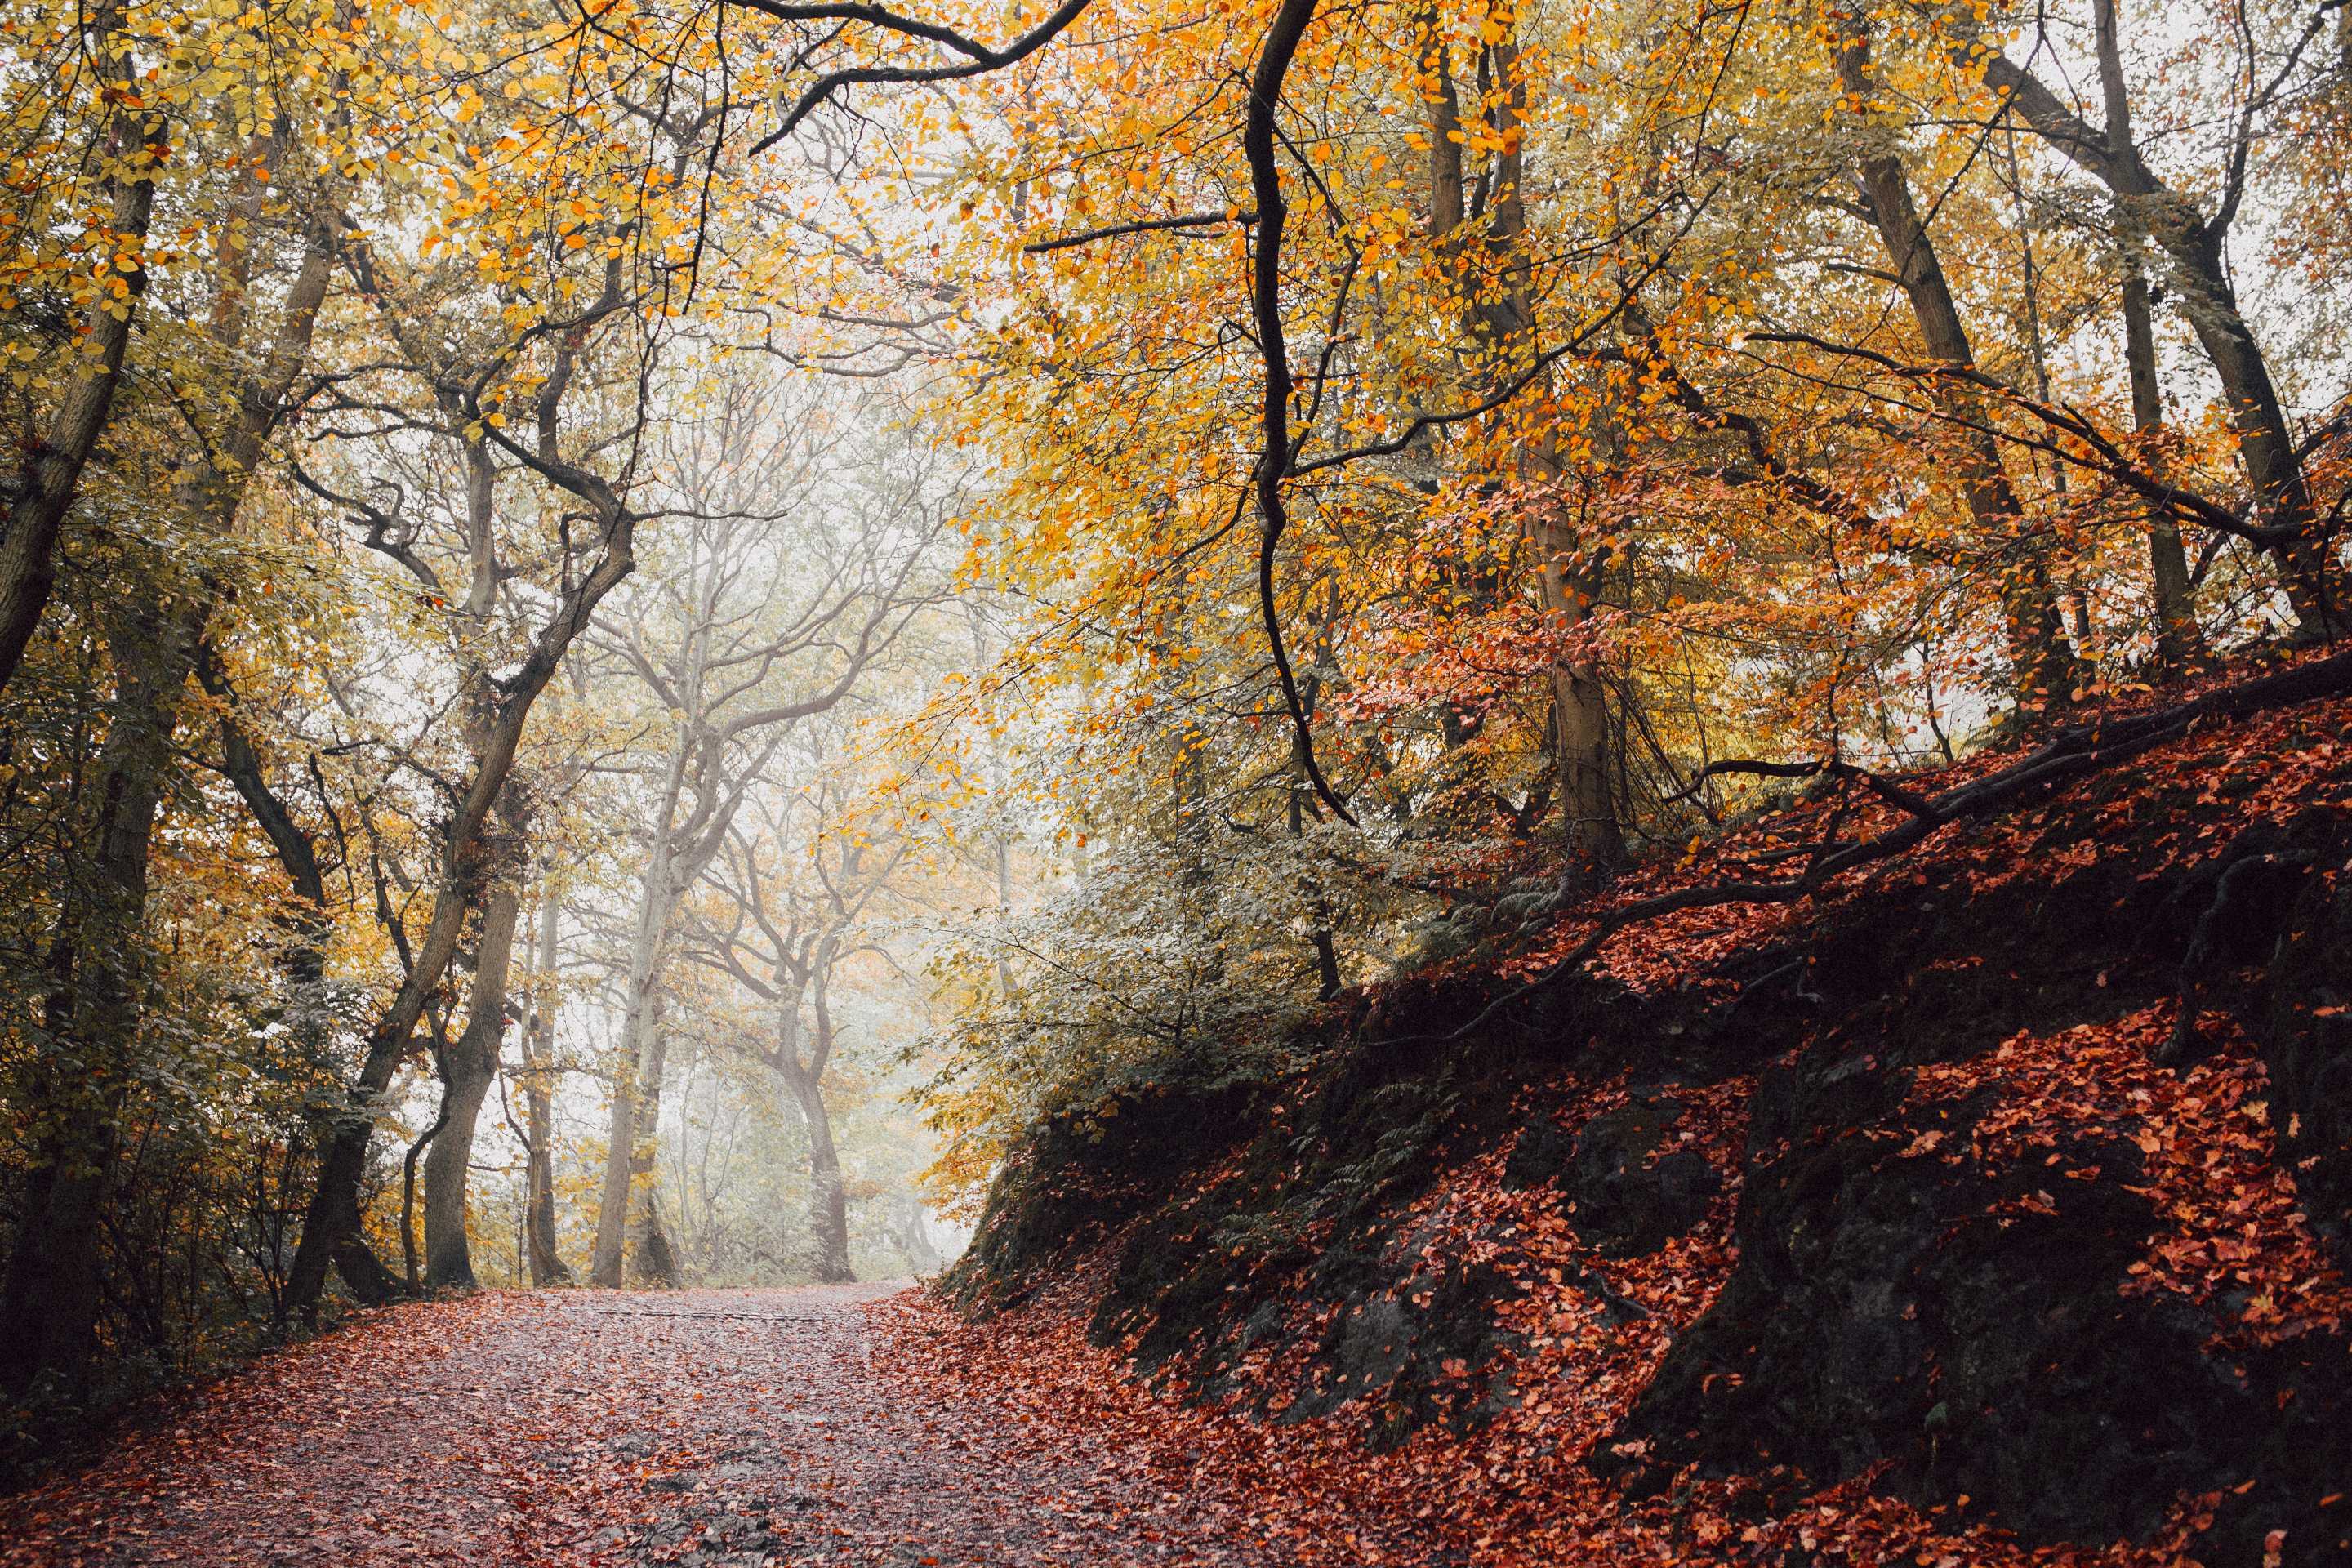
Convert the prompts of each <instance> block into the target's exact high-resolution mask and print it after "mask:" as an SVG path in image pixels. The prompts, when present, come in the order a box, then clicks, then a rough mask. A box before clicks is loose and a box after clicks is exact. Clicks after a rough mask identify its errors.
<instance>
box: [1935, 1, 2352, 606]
mask: <svg viewBox="0 0 2352 1568" xmlns="http://www.w3.org/2000/svg"><path fill="white" fill-rule="evenodd" d="M2094 21H2095V24H2097V25H2098V27H2099V31H2100V34H2101V37H2100V38H2099V45H2100V50H2101V53H2102V55H2103V56H2112V57H2113V61H2114V63H2113V65H2112V67H2110V65H2109V63H2108V60H2107V59H2106V58H2103V59H2102V60H2101V62H2100V64H2101V75H2102V78H2103V80H2102V84H2101V85H2102V87H2103V89H2105V94H2106V96H2107V98H2108V101H2109V102H2110V103H2111V104H2112V103H2113V102H2114V101H2115V100H2116V96H2117V95H2124V96H2125V99H2126V106H2127V104H2128V96H2127V94H2126V93H2125V85H2124V82H2123V76H2122V61H2121V53H2120V47H2119V46H2116V45H2115V44H2114V42H2113V39H2114V35H2115V33H2116V17H2115V15H2114V10H2113V6H2112V5H2111V4H2109V3H2108V0H2101V4H2100V7H2099V10H2098V12H2097V13H2095V16H2094ZM1955 58H1958V59H1959V60H1960V61H1961V62H1962V64H1963V66H1964V67H1965V68H1970V69H1975V70H1979V71H1981V72H1982V73H1983V76H1984V80H1985V83H1986V85H1988V86H1989V87H1990V88H1992V89H1993V90H1994V91H1996V92H1998V93H2000V95H2001V96H2002V97H2003V98H2005V99H2007V100H2009V101H2011V103H2013V104H2015V106H2016V107H2017V110H2018V111H2019V112H2020V113H2021V114H2022V115H2023V116H2024V117H2025V121H2026V123H2027V124H2029V125H2031V126H2032V127H2033V129H2034V130H2035V131H2036V132H2039V133H2040V134H2041V135H2042V138H2043V140H2045V141H2047V142H2049V143H2050V145H2051V146H2053V147H2054V148H2056V149H2057V150H2058V151H2059V152H2060V153H2063V154H2064V155H2065V156H2066V157H2067V158H2069V159H2071V160H2072V161H2073V162H2074V163H2075V165H2076V166H2077V167H2079V168H2081V169H2083V170H2084V172H2086V173H2087V174H2091V175H2092V176H2093V177H2095V179H2097V180H2098V181H2099V182H2100V183H2101V184H2105V186H2106V187H2107V189H2108V190H2109V191H2110V192H2112V193H2113V194H2114V195H2115V196H2116V201H2117V205H2118V208H2119V209H2120V215H2121V216H2122V217H2123V218H2124V220H2125V222H2126V224H2127V225H2128V226H2131V227H2133V228H2135V229H2137V230H2139V231H2142V232H2145V233H2146V234H2147V237H2149V238H2150V239H2152V240H2154V241H2155V242H2156V244H2157V246H2158V247H2160V248H2161V249H2162V250H2163V251H2164V253H2165V256H2166V258H2168V260H2169V261H2170V262H2171V264H2172V282H2173V286H2174V291H2175V292H2176V293H2178V294H2179V296H2180V301H2181V314H2182V315H2183V316H2185V317H2186V318H2187V319H2188V321H2189V330H2190V331H2193V332H2194V333H2196V336H2197V342H2198V344H2199V346H2200V347H2201V348H2202V349H2203V350H2204V351H2205V357H2206V359H2207V360H2208V361H2209V362H2210V363H2211V364H2212V366H2213V373H2214V374H2215V376H2216V377H2218V378H2219V379H2220V381H2221V401H2222V405H2223V407H2224V408H2225V409H2226V410H2227V411H2228V415H2229V419H2230V425H2231V428H2232V429H2233V430H2235V431H2236V432H2237V435H2238V451H2239V456H2240V458H2241V459H2242V461H2243V462H2244V464H2245V468H2246V477H2247V478H2248V479H2250V480H2251V481H2252V485H2253V489H2254V493H2255V495H2256V496H2257V498H2258V499H2259V500H2260V502H2261V507H2262V521H2263V522H2264V523H2266V524H2269V525H2271V526H2273V527H2276V528H2279V529H2282V530H2284V531H2285V534H2284V537H2283V538H2281V539H2279V540H2278V541H2276V542H2273V543H2272V544H2270V545H2269V546H2268V549H2269V551H2270V552H2271V555H2272V557H2273V559H2274V560H2275V561H2276V562H2277V563H2278V571H2279V576H2280V581H2281V584H2282V585H2283V586H2284V589H2285V591H2286V595H2287V599H2288V602H2289V603H2290V604H2291V605H2292V606H2293V607H2294V614H2295V619H2296V624H2297V626H2298V629H2299V630H2300V631H2301V632H2302V633H2303V634H2304V635H2305V636H2306V637H2326V636H2331V635H2333V634H2334V633H2336V632H2337V631H2340V630H2341V629H2343V624H2344V621H2345V618H2346V617H2345V612H2344V607H2343V606H2342V605H2338V604H2337V603H2336V601H2335V597H2334V584H2333V581H2332V574H2331V571H2330V565H2329V560H2328V548H2329V541H2328V539H2327V538H2326V534H2325V532H2324V531H2323V526H2322V525H2323V522H2324V521H2325V520H2324V519H2322V518H2321V516H2320V515H2319V510H2318V509H2317V508H2316V507H2315V505H2314V504H2313V500H2312V494H2311V488H2310V482H2309V478H2308V476H2307V475H2306V474H2305V471H2304V467H2303V459H2302V458H2301V457H2300V456H2299V455H2298V453H2297V451H2296V447H2295V440H2294V432H2293V431H2292V430H2290V429H2289V428H2288V427H2287V422H2286V413H2285V409H2284V405H2282V403H2281V401H2280V398H2279V393H2278V386H2277V384H2276V383H2275V382H2273V380H2272V378H2271V369H2270V362H2269V361H2268V360H2267V359H2265V358H2264V357H2263V351H2262V347H2261V345H2260V344H2259V343H2257V342H2255V341H2254V334H2253V329H2252V327H2250V326H2249V325H2248V324H2247V322H2246V318H2245V314H2244V312H2243V311H2242V310H2241V309H2240V308H2239V305H2238V294H2237V290H2236V289H2234V288H2232V287H2231V283H2230V275H2229V267H2228V262H2227V258H2226V253H2225V250H2224V242H2225V241H2226V240H2227V238H2228V237H2229V230H2230V223H2231V218H2232V216H2234V215H2233V214H2231V213H2230V212H2227V211H2223V212H2221V213H2218V214H2217V215H2215V216H2213V217H2212V218H2210V219H2209V218H2207V217H2206V216H2204V215H2202V214H2201V213H2200V212H2199V211H2198V210H2197V207H2196V205H2195V204H2194V203H2192V202H2190V201H2189V199H2188V198H2187V197H2185V196H2183V195H2180V193H2179V192H2178V191H2175V190H2174V189H2173V188H2172V187H2171V186H2169V185H2168V184H2165V183H2164V181H2163V180H2162V179H2160V178H2159V177H2158V175H2157V174H2156V172H2155V171H2154V170H2153V169H2151V168H2149V167H2148V165H2147V160H2146V159H2145V158H2143V157H2142V156H2141V155H2140V153H2139V149H2138V148H2137V146H2136V145H2135V144H2134V143H2133V142H2132V140H2131V135H2130V126H2129V123H2128V121H2124V122H2122V123H2120V124H2116V123H2111V124H2110V125H2109V126H2108V127H2107V128H2106V129H2105V132H2101V131H2100V130H2098V129H2096V128H2095V127H2093V126H2091V125H2089V124H2088V123H2086V122H2085V121H2084V120H2083V119H2082V117H2081V116H2079V115H2077V114H2076V113H2075V112H2074V110H2073V109H2072V108H2070V107H2069V106H2068V105H2067V103H2066V102H2065V100H2063V99H2061V98H2059V97H2058V95H2057V94H2055V93H2053V92H2052V91H2051V90H2050V89H2049V88H2048V86H2046V85H2045V84H2044V83H2043V82H2042V79H2040V78H2039V77H2036V76H2035V75H2033V73H2032V72H2031V71H2029V70H2026V69H2024V68H2022V67H2021V66H2019V65H2017V64H2016V63H2015V62H2014V61H2012V60H2011V59H2010V58H2008V57H2007V56H2006V55H2004V54H2002V53H2001V52H2000V48H1999V47H1993V46H1990V45H1987V44H1986V43H1985V41H1984V40H1982V39H1981V38H1979V37H1964V38H1963V39H1962V41H1961V43H1960V44H1959V45H1958V50H1957V53H1956V56H1955ZM2256 155H2257V156H2259V153H2257V154H2256Z"/></svg>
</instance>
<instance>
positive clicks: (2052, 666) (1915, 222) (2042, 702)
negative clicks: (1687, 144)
mask: <svg viewBox="0 0 2352 1568" xmlns="http://www.w3.org/2000/svg"><path fill="white" fill-rule="evenodd" d="M1869 60H1870V42H1869V40H1868V38H1866V37H1849V38H1847V39H1845V40H1843V44H1842V46H1841V47H1840V49H1839V53H1838V74H1839V77H1840V79H1842V81H1843V84H1844V86H1845V89H1846V91H1847V92H1848V93H1849V94H1850V95H1852V96H1853V99H1854V100H1856V101H1857V102H1858V103H1861V104H1863V105H1865V106H1866V105H1867V104H1869V103H1870V102H1871V101H1872V100H1873V98H1874V95H1875V91H1876V88H1875V84H1874V82H1873V81H1872V79H1871V78H1870V74H1869ZM1857 184H1859V186H1860V188H1861V192H1862V198H1863V204H1864V205H1865V206H1867V207H1868V208H1869V209H1870V214H1871V217H1872V219H1873V221H1874V223H1875V225H1876V226H1877V228H1878V234H1879V238H1880V241H1881V242H1882V243H1883V244H1884V245H1885V248H1886V256H1887V259H1888V260H1889V261H1891V262H1893V263H1894V265H1895V275H1896V277H1897V279H1899V281H1900V282H1901V285H1902V289H1903V292H1904V295H1905V297H1906V299H1908V300H1910V303H1911V314H1912V318H1913V320H1914V321H1916V322H1917V323H1918V327H1919V336H1920V338H1921V340H1922V341H1923V342H1925V343H1926V345H1927V353H1929V354H1930V355H1931V356H1933V357H1934V358H1936V359H1938V360H1941V361H1943V362H1944V363H1947V364H1950V365H1954V366H1957V367H1958V368H1961V369H1964V370H1973V369H1974V368H1975V367H1976V351H1975V349H1974V348H1973V346H1971V345H1970V343H1969V334H1968V329H1967V328H1966V327H1965V326H1964V325H1963V324H1962V322H1961V321H1960V311H1959V306H1958V303H1957V302H1956V301H1955V300H1953V298H1952V290H1951V285H1950V283H1949V282H1948V279H1946V278H1945V276H1944V268H1943V263H1942V262H1941V260H1939V259H1938V258H1937V255H1936V247H1935V242H1934V241H1933V240H1932V239H1930V238H1929V237H1928V235H1927V226H1926V224H1924V223H1923V222H1921V221H1920V217H1919V210H1918V207H1917V206H1916V205H1915V204H1914V203H1913V201H1912V198H1911V180H1910V176H1909V175H1908V174H1906V173H1905V172H1904V169H1903V161H1902V159H1900V158H1899V157H1897V156H1895V154H1894V153H1872V152H1865V153H1864V155H1863V157H1862V159H1861V162H1860V164H1859V167H1858V170H1857ZM1936 396H1937V402H1938V403H1940V404H1941V405H1943V406H1944V407H1945V409H1946V410H1947V412H1948V413H1949V414H1950V415H1951V416H1953V423H1954V424H1955V425H1956V426H1958V428H1959V430H1960V447H1961V451H1962V454H1963V458H1962V463H1961V468H1960V488H1961V491H1962V493H1963V495H1964V497H1965V498H1966V500H1967V502H1968V508H1969V515H1970V516H1971V517H1972V518H1974V519H1975V521H1976V522H1977V524H1978V526H1979V528H1980V529H1981V530H1982V531H1983V532H1984V533H1985V535H1986V536H1987V542H1989V543H1990V545H1992V546H1993V547H1994V548H1996V549H1998V550H2001V551H2002V552H2004V553H2005V554H2006V556H2007V559H2006V560H2005V561H2004V562H2003V563H2002V568H2001V587H2000V598H2001V606H2002V616H2003V618H2004V619H2005V621H2006V622H2007V630H2008V640H2009V666H2010V683H2011V688H2012V690H2013V693H2014V695H2015V697H2016V700H2017V701H2018V704H2019V706H2020V707H2021V708H2025V709H2036V708H2041V707H2044V706H2047V705H2048V704H2050V703H2053V702H2059V703H2063V702H2066V701H2069V700H2072V698H2073V695H2074V688H2075V685H2076V679H2075V677H2076V669H2075V665H2074V656H2073V654H2072V652H2071V650H2070V649H2069V648H2068V647H2067V644H2066V613H2065V608H2064V606H2063V605H2062V604H2061V603H2060V601H2059V598H2058V595H2057V592H2056V590H2055V589H2054V587H2053V584H2052V583H2051V579H2050V552H2049V546H2048V544H2047V542H2045V541H2043V540H2042V539H2038V538H2036V537H2034V536H2033V531H2032V526H2031V524H2030V523H2029V521H2028V520H2027V518H2026V516H2025V509H2024V506H2023V505H2022V503H2021V502H2020V500H2018V496H2017V490H2016V489H2015V487H2013V486H2012V485H2011V483H2010V479H2009V473H2008V470H2007V469H2006V468H2003V466H2002V464H2001V460H2000V441H1999V440H1998V439H1997V438H1996V437H1995V436H1994V435H1993V433H1992V430H1991V427H1990V419H1989V418H1988V417H1987V416H1986V414H1985V412H1984V410H1983V408H1982V407H1981V405H1980V403H1979V400H1978V399H1976V398H1975V397H1973V396H1972V395H1969V393H1968V392H1966V391H1965V390H1964V389H1962V388H1960V387H1959V386H1958V385H1955V384H1949V383H1946V384H1941V385H1939V386H1937V389H1936Z"/></svg>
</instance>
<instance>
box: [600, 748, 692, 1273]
mask: <svg viewBox="0 0 2352 1568" xmlns="http://www.w3.org/2000/svg"><path fill="white" fill-rule="evenodd" d="M687 752H688V744H687V741H686V738H685V737H684V736H683V735H681V736H680V737H679V739H678V742H677V745H676V747H675V748H674V749H673V750H672V752H671V753H670V760H669V773H668V777H667V780H666V781H665V784H664V789H663V796H662V802H663V804H662V809H661V810H659V811H657V812H656V814H655V817H654V827H653V833H652V837H651V841H650V843H649V845H648V847H647V852H646V872H645V878H644V880H643V882H642V884H641V888H640V891H639V893H638V897H637V922H636V927H635V931H634V932H633V933H632V934H631V937H630V942H629V977H628V990H627V992H626V993H625V994H624V996H623V998H622V1006H621V1050H620V1057H619V1059H618V1060H616V1061H615V1062H614V1064H613V1119H612V1127H611V1131H610V1132H609V1133H608V1135H607V1138H606V1141H605V1144H604V1190H603V1192H602V1194H600V1195H599V1197H598V1199H597V1204H596V1248H595V1253H594V1256H593V1258H591V1260H590V1262H589V1265H588V1282H589V1283H590V1284H592V1285H599V1286H602V1287H604V1289H608V1290H612V1289H619V1288H620V1285H621V1265H622V1261H623V1255H624V1252H625V1249H626V1247H627V1243H628V1219H629V1186H630V1174H631V1171H632V1169H633V1168H634V1165H635V1156H636V1148H637V1122H638V1120H639V1118H640V1116H641V1114H642V1110H641V1107H640V1105H639V1103H638V1101H639V1088H638V1082H637V1079H638V1072H639V1069H640V1068H641V1067H642V1066H643V1064H644V1062H645V1060H646V1055H647V1052H648V1050H649V1047H651V1044H652V1037H653V1032H654V1028H655V1017H656V1013H657V1011H658V1006H659V1003H658V1000H657V992H658V988H659V986H660V984H661V957H662V949H663V947H664V945H665V942H666V940H667V936H668V926H669V915H670V906H671V904H672V902H673V895H672V892H671V887H670V883H671V865H670V862H671V858H672V857H673V855H674V853H675V851H676V843H675V840H674V838H673V836H672V833H671V829H672V827H673V826H674V825H675V823H676V820H677V803H678V797H679V795H681V794H682V793H683V791H684V789H685V784H686V767H687Z"/></svg>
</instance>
